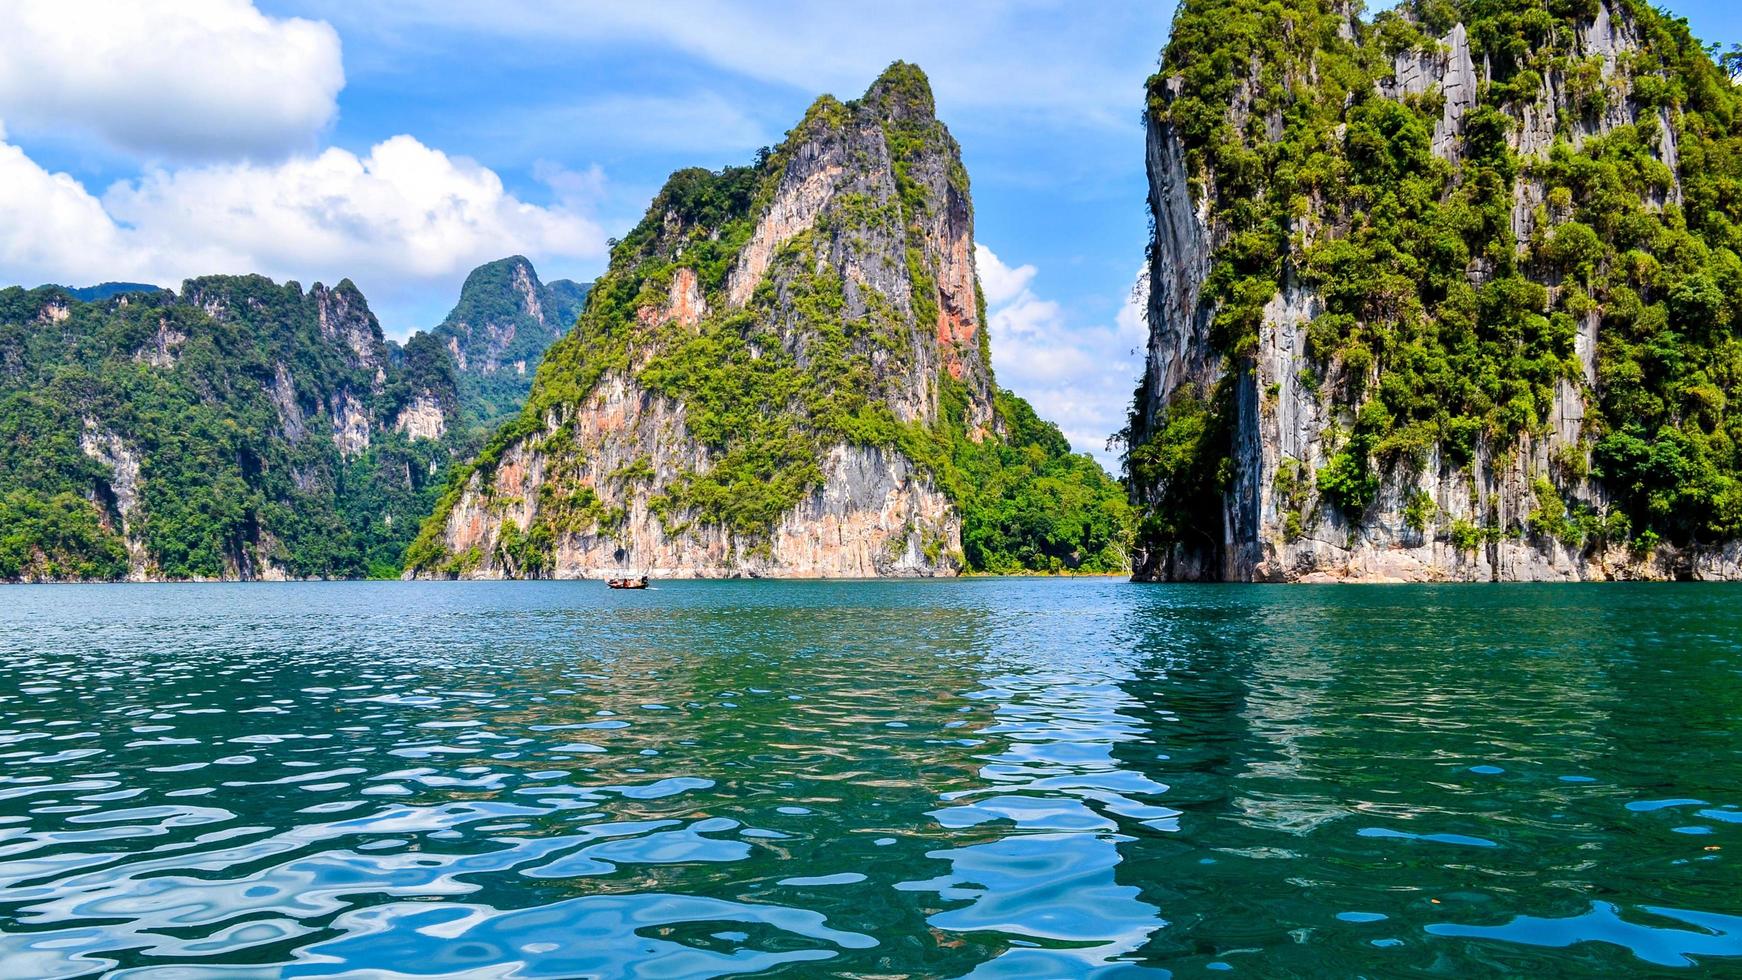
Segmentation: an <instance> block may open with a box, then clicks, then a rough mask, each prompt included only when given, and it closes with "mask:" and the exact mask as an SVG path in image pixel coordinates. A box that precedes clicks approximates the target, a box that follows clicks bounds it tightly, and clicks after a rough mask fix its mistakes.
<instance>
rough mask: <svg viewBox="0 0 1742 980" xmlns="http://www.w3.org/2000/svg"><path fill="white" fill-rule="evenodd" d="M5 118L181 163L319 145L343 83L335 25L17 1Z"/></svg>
mask: <svg viewBox="0 0 1742 980" xmlns="http://www.w3.org/2000/svg"><path fill="white" fill-rule="evenodd" d="M5 19H6V35H7V36H6V40H5V54H4V56H3V57H0V115H6V116H8V117H9V118H11V119H12V121H13V123H14V124H15V126H17V127H18V128H20V129H21V130H22V129H24V128H35V127H56V128H64V127H67V126H69V125H70V126H74V127H78V128H82V129H84V130H87V131H89V132H93V133H95V134H97V135H98V136H100V137H101V138H103V139H104V140H106V141H108V142H109V143H111V144H113V145H115V146H118V147H121V148H123V149H126V150H132V151H137V152H142V153H145V154H148V155H154V156H165V157H175V158H216V157H226V156H235V155H243V156H256V157H276V156H282V155H284V154H285V153H288V152H291V151H293V150H298V149H305V148H307V147H309V146H311V145H312V144H313V140H314V137H315V135H316V134H317V133H318V132H319V131H320V130H321V129H322V128H323V127H325V126H326V124H327V123H328V122H329V121H330V120H331V119H332V118H333V115H334V113H335V112H336V111H337V102H336V98H337V96H338V92H339V89H341V88H342V87H344V84H345V73H344V68H343V65H342V64H341V61H340V55H339V36H338V33H337V32H335V31H334V30H333V28H332V27H331V26H329V25H328V24H325V23H321V22H317V21H311V20H303V19H300V18H283V19H280V18H274V17H268V16H266V15H264V14H262V13H261V12H260V11H259V10H256V9H255V7H254V5H253V3H252V2H250V0H127V2H125V3H116V2H113V0H9V2H8V3H7V4H6V17H5Z"/></svg>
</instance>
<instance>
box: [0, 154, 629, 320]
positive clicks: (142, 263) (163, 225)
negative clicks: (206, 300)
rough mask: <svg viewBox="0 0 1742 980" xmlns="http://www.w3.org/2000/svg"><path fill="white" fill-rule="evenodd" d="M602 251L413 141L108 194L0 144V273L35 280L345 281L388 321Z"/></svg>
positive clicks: (148, 182) (133, 184)
mask: <svg viewBox="0 0 1742 980" xmlns="http://www.w3.org/2000/svg"><path fill="white" fill-rule="evenodd" d="M604 252H605V235H604V232H603V230H602V229H601V228H600V227H599V225H598V224H597V223H596V222H594V221H593V220H592V219H591V218H589V217H587V216H586V215H585V214H584V213H582V212H580V211H578V210H575V209H572V208H570V207H567V206H565V205H564V204H562V203H559V204H558V205H556V206H552V207H544V206H540V205H535V204H529V203H527V202H525V201H522V200H520V199H519V198H517V197H515V196H514V195H513V194H510V193H508V192H507V190H506V189H505V188H504V187H503V186H502V181H501V179H500V178H499V177H498V176H497V175H496V174H495V173H494V172H493V171H491V170H489V169H488V168H486V167H483V166H480V165H479V164H477V163H475V162H473V161H471V160H468V159H465V158H460V157H450V156H448V155H447V154H445V153H443V152H441V151H440V150H436V149H432V148H430V147H427V146H425V145H423V144H422V143H420V142H418V141H417V140H416V139H413V138H412V137H410V136H395V137H393V138H392V139H389V140H386V141H384V142H381V143H378V144H376V146H375V147H374V148H373V149H371V150H370V152H369V154H368V155H367V156H364V157H358V156H356V155H354V154H352V153H350V152H347V151H345V150H342V149H336V148H335V149H328V150H326V151H325V152H323V153H321V154H319V155H318V156H313V157H295V158H292V159H289V160H286V161H282V162H280V163H274V164H258V163H232V164H218V165H210V166H203V167H189V168H183V169H179V170H167V169H156V170H152V171H149V172H148V173H146V174H145V175H144V176H143V177H140V178H139V179H137V180H131V181H122V182H119V183H117V184H115V185H114V186H112V187H110V188H109V189H108V191H107V192H105V193H104V194H103V196H102V198H101V200H98V199H97V198H96V197H94V196H92V195H91V194H90V193H89V192H88V191H86V189H85V188H84V187H83V186H82V185H80V184H79V183H78V181H76V180H74V179H73V178H72V177H70V176H68V175H66V174H50V173H48V172H47V171H46V170H44V169H43V168H42V167H40V166H38V165H37V164H36V163H35V162H34V161H32V160H31V159H30V158H29V157H27V156H26V155H25V154H24V152H23V151H22V150H20V149H19V148H17V147H16V146H12V145H9V144H4V143H0V278H4V279H6V280H11V281H16V282H22V283H25V284H27V285H34V284H35V283H36V282H42V281H50V282H64V283H69V284H83V283H88V282H94V281H99V280H105V279H129V280H139V281H144V282H156V283H160V284H164V285H170V286H176V285H179V284H180V281H181V280H182V279H183V278H187V277H190V276H197V275H208V274H214V273H248V272H259V273H263V274H265V275H268V276H271V277H273V278H275V279H291V278H294V279H297V280H299V281H301V282H303V283H304V284H307V283H310V282H312V281H314V280H316V279H319V280H323V281H325V282H329V283H331V282H336V281H338V280H339V279H341V278H344V277H347V276H349V277H351V278H352V279H354V280H355V281H356V282H357V284H358V286H359V287H360V288H362V289H363V291H364V293H365V295H367V296H368V297H369V298H370V301H371V303H372V304H373V305H375V306H376V307H377V312H381V308H382V307H384V306H385V307H386V308H388V309H391V308H393V307H394V306H395V304H400V303H412V302H416V301H418V300H420V299H424V297H421V296H419V294H420V293H424V294H427V293H428V292H429V291H430V290H432V289H433V290H439V291H440V294H441V295H442V296H443V297H444V298H450V297H452V296H453V295H455V293H456V292H457V289H458V285H459V280H460V278H461V277H463V276H464V274H465V273H466V271H467V270H469V269H471V268H472V267H473V266H476V265H478V264H479V263H482V262H486V261H489V260H491V259H496V258H500V257H502V256H504V255H508V254H512V253H522V254H525V255H527V256H529V257H531V258H532V259H533V261H534V262H535V263H536V262H539V261H541V260H549V259H556V260H562V261H573V260H577V259H596V258H599V257H602V256H603V255H604ZM425 301H427V300H425ZM384 319H387V318H386V317H384ZM416 325H420V324H414V323H404V324H393V326H394V327H395V329H396V330H399V331H403V330H404V329H405V328H408V327H410V326H416Z"/></svg>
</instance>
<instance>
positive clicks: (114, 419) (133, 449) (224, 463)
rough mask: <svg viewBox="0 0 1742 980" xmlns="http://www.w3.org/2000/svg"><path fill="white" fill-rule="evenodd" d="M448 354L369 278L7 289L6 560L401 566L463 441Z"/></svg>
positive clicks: (285, 567)
mask: <svg viewBox="0 0 1742 980" xmlns="http://www.w3.org/2000/svg"><path fill="white" fill-rule="evenodd" d="M426 348H433V349H426ZM432 354H433V355H435V359H433V360H432V359H431V357H430V355H432ZM445 357H446V355H445V352H443V351H442V350H441V348H440V346H439V345H437V344H434V343H433V342H426V343H423V344H417V343H414V344H412V345H409V346H408V347H407V348H406V349H404V350H401V349H399V348H397V347H396V346H394V345H390V344H389V343H387V342H386V341H385V340H384V339H383V337H382V334H381V328H380V326H379V324H377V322H376V320H375V317H374V316H373V315H372V314H371V313H370V311H369V307H368V304H367V303H366V302H365V301H364V299H363V296H362V294H361V293H359V292H358V291H357V290H356V288H355V287H354V286H352V284H351V283H350V282H349V281H348V280H347V281H344V282H341V283H339V284H338V285H337V286H333V287H330V288H329V287H326V286H323V285H320V284H318V283H317V284H316V285H314V286H313V287H312V288H310V289H309V290H307V291H306V292H305V291H304V290H303V289H302V288H301V287H300V286H299V285H298V284H296V283H294V282H291V283H285V284H283V285H279V284H276V283H274V282H272V281H270V280H268V279H265V278H262V277H259V276H208V277H203V278H199V279H190V280H188V281H187V282H186V283H184V284H183V285H182V287H181V290H180V291H179V292H170V291H168V290H157V289H152V290H149V291H121V292H117V293H113V294H111V295H108V296H106V297H103V298H100V299H97V300H95V301H92V302H81V301H79V300H77V299H74V298H73V297H72V296H71V295H70V294H69V293H68V292H66V291H64V290H61V289H59V288H58V287H44V288H41V289H35V290H29V291H26V290H22V289H16V288H14V289H6V290H0V580H4V579H20V578H22V579H36V580H43V579H48V580H65V579H112V578H129V579H134V580H147V579H272V578H284V577H307V576H320V577H339V576H361V575H365V574H368V573H370V572H371V571H376V572H377V573H382V571H383V570H385V571H396V570H397V567H398V559H399V556H400V554H401V553H402V552H403V549H404V546H405V543H406V542H407V541H409V539H410V537H411V534H412V532H413V531H414V529H415V527H416V524H417V521H418V520H419V519H420V518H421V517H422V516H423V514H424V513H426V512H427V510H428V508H429V506H430V502H431V501H432V500H433V496H434V492H435V490H436V489H438V488H439V487H440V486H441V480H442V476H443V475H444V474H445V471H446V468H447V466H449V465H450V463H451V459H452V455H453V454H452V453H451V447H450V446H449V445H448V443H447V442H446V441H444V440H443V436H444V434H445V432H446V431H447V428H448V423H449V422H450V421H451V420H452V418H453V417H454V415H455V413H456V412H457V404H456V394H455V390H454V382H453V377H452V374H451V371H450V370H449V368H448V365H447V363H446V360H445ZM396 525H397V528H396Z"/></svg>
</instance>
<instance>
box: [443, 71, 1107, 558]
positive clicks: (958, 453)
mask: <svg viewBox="0 0 1742 980" xmlns="http://www.w3.org/2000/svg"><path fill="white" fill-rule="evenodd" d="M973 252H974V250H973V213H972V208H971V205H970V203H969V196H968V186H967V175H966V172H965V171H964V170H963V168H962V165H961V161H960V155H959V150H958V148H957V146H956V143H955V140H954V139H953V138H951V137H950V135H949V133H948V131H947V130H946V129H945V128H944V127H943V125H942V124H941V123H939V122H938V121H937V119H936V116H935V113H934V109H933V103H932V96H931V90H930V87H929V85H928V84H927V82H926V80H925V77H924V76H923V75H922V74H920V72H919V71H918V69H916V68H913V67H912V66H909V65H902V64H897V65H895V66H893V67H892V68H891V69H890V70H889V71H888V72H886V73H885V74H884V75H883V76H882V77H881V78H879V79H878V80H877V82H876V83H875V84H874V85H873V86H872V87H871V89H870V90H869V91H868V92H867V93H866V94H865V97H864V98H863V99H860V100H858V101H856V102H851V103H845V104H843V103H841V102H838V101H836V100H835V99H833V98H829V97H826V96H825V97H824V98H822V99H819V100H818V101H817V102H816V103H815V104H814V105H813V106H812V107H811V109H810V111H809V112H808V113H807V114H806V116H805V118H804V120H803V121H802V122H800V123H799V125H798V126H797V127H795V128H794V129H793V130H792V132H791V133H789V134H788V136H787V139H786V141H785V142H784V143H783V144H781V146H779V147H778V148H776V149H774V150H772V151H769V152H765V153H764V154H763V159H762V160H760V161H759V163H758V164H757V165H755V166H751V167H742V168H728V169H726V170H724V171H721V172H719V173H710V172H708V171H703V170H685V171H679V172H678V173H676V174H674V175H673V176H672V178H671V179H670V181H669V182H668V183H667V184H666V186H665V188H664V189H663V190H662V191H661V192H660V194H659V196H658V197H657V198H655V200H654V202H653V204H652V206H651V207H650V208H649V210H648V212H647V215H646V217H645V218H644V219H643V220H642V222H641V224H640V225H639V226H637V227H636V228H635V230H634V231H632V232H631V233H630V234H629V235H628V236H627V237H626V238H625V239H624V240H623V241H622V242H621V243H619V244H618V245H617V246H616V248H615V250H614V251H613V253H612V260H611V268H610V270H609V271H608V272H607V273H606V274H605V276H604V277H602V278H601V279H600V280H599V281H598V282H597V283H595V284H594V286H593V290H592V293H591V294H590V296H589V298H588V303H587V306H586V308H585V310H584V312H583V313H582V315H581V317H580V321H579V323H578V324H577V326H576V328H575V330H574V331H573V332H572V333H570V334H569V335H568V336H566V337H564V338H563V339H562V340H560V341H558V342H557V343H556V344H555V345H554V346H553V347H552V348H551V350H550V351H549V353H548V355H547V357H546V359H545V363H544V364H543V366H541V367H540V369H539V372H538V378H537V381H536V384H535V385H534V388H533V391H532V395H531V400H530V402H529V404H528V406H527V408H526V410H525V411H524V412H523V413H522V415H521V417H520V418H519V419H518V420H516V421H515V422H513V423H511V424H510V425H508V426H507V427H505V428H504V429H503V430H502V431H501V432H499V433H498V435H497V437H496V438H495V439H494V440H492V442H491V444H490V445H489V446H488V447H487V448H486V449H485V451H484V452H483V454H482V455H481V457H480V459H479V460H478V462H477V465H476V467H475V468H474V469H473V470H472V471H471V472H470V473H468V474H466V475H465V476H464V477H463V479H461V480H460V481H458V482H457V483H456V484H455V485H454V486H453V487H452V489H451V490H450V492H449V494H448V496H447V498H446V499H445V500H444V501H443V504H442V505H441V506H440V507H439V508H438V510H437V512H436V514H435V516H434V517H433V518H432V519H431V521H430V522H429V523H428V524H426V525H425V528H424V531H423V534H422V536H421V537H420V540H419V542H418V544H417V546H415V547H414V549H413V552H412V554H411V556H410V560H411V562H412V564H413V565H414V566H415V567H416V568H417V569H418V570H420V571H422V572H424V573H426V574H436V575H463V576H470V577H503V576H507V577H531V576H553V577H562V578H576V577H604V576H609V575H616V574H622V573H624V572H626V571H635V572H652V573H654V574H657V575H667V576H741V575H757V576H763V575H766V576H805V577H831V576H874V575H952V574H955V573H956V572H957V571H958V570H960V569H961V568H962V567H963V564H964V561H965V557H964V549H965V547H966V548H967V549H968V550H970V551H973V550H975V549H977V548H978V547H979V544H978V543H979V542H980V541H981V540H982V539H981V538H977V537H974V536H973V535H972V534H970V541H969V542H968V544H967V545H966V546H965V545H964V516H963V515H964V500H966V499H967V498H968V497H970V496H971V495H973V494H974V493H976V492H978V489H977V485H978V484H985V485H988V486H990V485H993V484H996V483H997V482H998V481H999V480H1008V479H1010V478H1011V477H1009V476H1008V474H1011V473H1014V472H1015V467H1007V466H1006V464H1005V456H1006V454H1012V453H1016V454H1019V453H1020V452H1021V451H1022V450H1023V448H1024V447H1033V457H1034V459H1035V460H1038V461H1037V462H1033V463H1032V467H1033V469H1034V471H1035V472H1039V471H1040V470H1041V469H1043V468H1045V467H1055V468H1061V472H1062V471H1063V470H1064V469H1068V470H1069V472H1070V474H1071V475H1070V476H1069V477H1068V478H1067V479H1066V480H1061V481H1060V482H1061V484H1064V483H1067V482H1068V483H1069V485H1071V486H1076V487H1081V486H1091V487H1093V488H1094V492H1101V491H1105V490H1108V489H1110V488H1111V487H1112V486H1113V485H1112V484H1111V483H1110V481H1107V479H1106V477H1105V476H1104V475H1101V474H1100V473H1099V471H1098V470H1094V475H1093V478H1092V479H1091V478H1090V477H1088V476H1087V475H1086V474H1087V473H1088V471H1087V470H1085V469H1082V468H1081V467H1082V466H1084V465H1086V466H1087V467H1089V468H1092V467H1093V464H1092V463H1088V462H1087V461H1086V460H1080V458H1075V457H1071V456H1070V454H1069V452H1068V448H1067V447H1063V446H1062V443H1063V440H1062V437H1058V436H1057V431H1056V429H1052V428H1051V427H1048V426H1045V425H1044V424H1042V423H1038V421H1036V420H1033V418H1032V411H1029V410H1027V407H1026V406H1025V405H1023V406H1020V407H1018V405H1017V400H1014V399H1013V398H1012V397H1011V396H1009V395H1008V394H1007V393H1000V392H998V391H997V390H996V388H995V386H994V384H993V379H992V372H991V368H990V364H989V356H988V353H987V348H986V335H985V330H984V320H983V315H982V312H981V309H980V303H979V301H978V298H977V287H976V280H975V272H974V266H973ZM1024 413H1026V414H1024ZM1018 417H1020V418H1021V419H1022V420H1023V421H1022V424H1021V425H1020V426H1016V425H1014V424H1013V423H1011V421H1010V420H1011V419H1015V418H1018ZM1018 428H1020V430H1021V432H1020V434H1018V433H1017V431H1016V430H1017V429H1018ZM1018 435H1020V438H1018ZM1049 438H1050V439H1053V440H1056V442H1052V441H1048V439H1049ZM1073 460H1077V461H1073ZM1027 472H1028V471H1026V470H1025V471H1024V473H1027ZM1023 478H1024V479H1026V478H1027V477H1026V476H1024V477H1023ZM1085 481H1087V482H1085ZM969 520H972V517H971V516H970V518H969ZM1109 522H1110V523H1112V524H1117V515H1116V516H1115V517H1113V518H1110V519H1109ZM1086 524H1087V522H1085V526H1086ZM1116 537H1117V534H1116V533H1115V534H1114V535H1113V538H1116ZM1109 540H1111V539H1109ZM1108 544H1109V541H1108V540H1103V541H1098V542H1089V543H1087V544H1084V543H1082V542H1072V543H1069V544H1067V545H1066V546H1065V551H1064V554H1063V556H1062V557H1061V556H1060V555H1057V554H1055V555H1051V556H1049V555H1046V554H1041V553H1039V552H1037V553H1036V559H1037V560H1038V561H1041V562H1043V563H1044V562H1045V561H1046V560H1049V558H1050V560H1055V561H1057V560H1065V561H1070V562H1082V561H1085V560H1090V559H1091V558H1092V559H1094V560H1101V559H1102V558H1103V557H1104V556H1103V555H1102V551H1104V550H1105V549H1106V548H1107V547H1108ZM1041 550H1044V549H1041ZM1085 552H1087V553H1085ZM1041 567H1048V566H1046V565H1044V564H1042V566H1041Z"/></svg>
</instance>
